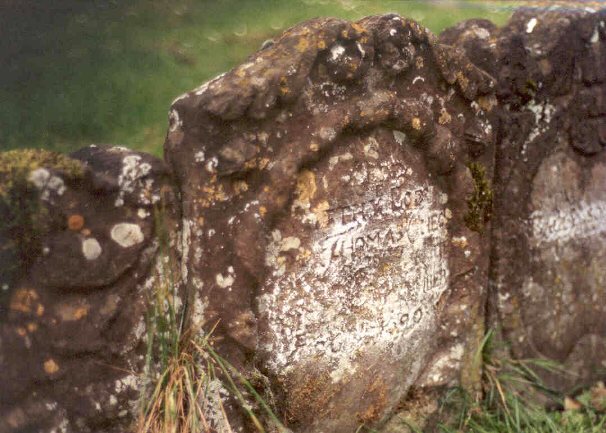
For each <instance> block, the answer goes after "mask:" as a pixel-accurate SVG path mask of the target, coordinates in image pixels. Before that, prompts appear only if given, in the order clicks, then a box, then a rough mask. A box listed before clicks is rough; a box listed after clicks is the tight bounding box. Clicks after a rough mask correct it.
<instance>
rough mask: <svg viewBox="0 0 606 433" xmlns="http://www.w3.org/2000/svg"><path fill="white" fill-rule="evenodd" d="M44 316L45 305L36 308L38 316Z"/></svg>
mask: <svg viewBox="0 0 606 433" xmlns="http://www.w3.org/2000/svg"><path fill="white" fill-rule="evenodd" d="M43 314H44V305H42V304H38V306H37V307H36V316H38V317H40V316H42V315H43Z"/></svg>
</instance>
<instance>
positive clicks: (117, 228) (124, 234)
mask: <svg viewBox="0 0 606 433" xmlns="http://www.w3.org/2000/svg"><path fill="white" fill-rule="evenodd" d="M110 236H111V238H112V240H113V241H114V242H116V243H117V244H118V245H120V246H121V247H122V248H129V247H132V246H135V245H137V244H140V243H141V242H143V240H144V236H143V232H142V231H141V227H139V226H138V225H137V224H132V223H118V224H116V225H114V226H113V227H112V228H111V231H110Z"/></svg>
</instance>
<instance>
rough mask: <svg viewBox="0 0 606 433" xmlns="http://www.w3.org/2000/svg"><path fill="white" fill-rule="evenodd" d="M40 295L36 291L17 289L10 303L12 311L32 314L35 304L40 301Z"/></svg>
mask: <svg viewBox="0 0 606 433" xmlns="http://www.w3.org/2000/svg"><path fill="white" fill-rule="evenodd" d="M38 299H39V297H38V293H36V291H35V290H34V289H24V288H21V289H17V290H16V291H15V293H14V294H13V297H12V298H11V301H10V309H11V310H13V311H20V312H21V313H31V312H32V310H33V309H34V303H36V302H37V301H38Z"/></svg>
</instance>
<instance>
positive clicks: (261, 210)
mask: <svg viewBox="0 0 606 433" xmlns="http://www.w3.org/2000/svg"><path fill="white" fill-rule="evenodd" d="M266 213H267V208H266V207H265V206H259V215H261V216H262V217H263V216H265V214H266Z"/></svg>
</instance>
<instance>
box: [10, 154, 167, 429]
mask: <svg viewBox="0 0 606 433" xmlns="http://www.w3.org/2000/svg"><path fill="white" fill-rule="evenodd" d="M166 176H167V171H166V169H165V167H164V164H163V163H162V162H161V161H159V160H157V159H156V158H153V157H151V156H149V155H145V154H141V153H137V152H132V151H129V150H127V149H124V148H119V147H101V146H99V147H97V146H90V147H87V148H85V149H83V150H80V151H78V152H75V153H73V154H72V155H70V156H69V157H68V156H61V155H57V154H53V153H50V152H45V151H12V152H6V153H1V154H0V270H2V272H1V274H0V279H1V280H0V286H1V288H2V290H1V295H0V371H2V386H1V391H0V432H26V431H27V432H30V431H40V432H51V431H53V432H100V431H104V432H122V431H125V429H126V428H127V427H128V426H130V425H131V424H132V422H133V416H134V415H136V411H135V410H134V409H135V403H136V399H137V397H138V395H139V388H140V385H141V383H140V377H141V376H140V373H141V369H142V367H143V363H144V362H143V355H144V354H145V339H144V338H143V337H144V334H145V313H146V308H147V296H148V295H149V294H151V287H150V285H152V284H153V280H152V278H153V272H152V271H151V270H150V267H151V265H152V262H153V259H154V256H155V254H156V250H157V247H158V243H157V242H156V241H154V239H155V232H154V215H153V214H154V206H158V205H159V204H160V202H161V199H162V197H164V200H165V201H167V200H168V201H170V200H171V193H170V189H167V177H166Z"/></svg>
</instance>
